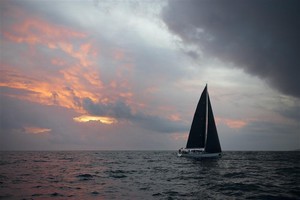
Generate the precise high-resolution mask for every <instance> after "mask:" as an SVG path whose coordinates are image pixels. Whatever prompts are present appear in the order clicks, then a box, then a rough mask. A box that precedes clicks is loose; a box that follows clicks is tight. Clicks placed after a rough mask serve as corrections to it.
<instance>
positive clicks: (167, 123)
mask: <svg viewBox="0 0 300 200" xmlns="http://www.w3.org/2000/svg"><path fill="white" fill-rule="evenodd" d="M83 107H84V108H85V109H86V110H87V111H88V112H89V113H90V114H93V115H100V116H110V117H114V118H117V119H119V120H128V121H131V122H133V123H135V124H137V125H138V126H141V127H143V128H146V129H148V130H152V131H156V132H163V133H173V132H183V131H187V129H188V126H187V125H186V124H183V123H182V122H178V121H171V120H168V119H166V118H162V117H159V116H154V115H147V114H144V113H142V112H132V110H131V108H130V107H129V106H128V105H126V104H125V103H124V102H122V101H117V102H115V103H109V104H102V103H94V102H93V101H92V100H90V99H89V98H86V99H84V101H83Z"/></svg>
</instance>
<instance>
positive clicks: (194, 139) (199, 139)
mask: <svg viewBox="0 0 300 200" xmlns="http://www.w3.org/2000/svg"><path fill="white" fill-rule="evenodd" d="M206 93H207V87H205V88H204V90H203V92H202V94H201V97H200V100H199V102H198V105H197V109H196V111H195V114H194V118H193V122H192V126H191V130H190V134H189V138H188V141H187V144H186V148H204V145H205V124H206V119H205V118H206Z"/></svg>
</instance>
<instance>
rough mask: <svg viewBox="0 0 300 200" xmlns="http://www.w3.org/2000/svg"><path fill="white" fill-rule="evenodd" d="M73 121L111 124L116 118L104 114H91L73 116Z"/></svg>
mask: <svg viewBox="0 0 300 200" xmlns="http://www.w3.org/2000/svg"><path fill="white" fill-rule="evenodd" d="M73 119H74V121H76V122H90V121H98V122H100V123H103V124H113V123H116V122H117V120H116V119H115V118H112V117H105V116H93V115H81V116H79V117H74V118H73Z"/></svg>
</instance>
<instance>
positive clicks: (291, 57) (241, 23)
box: [162, 0, 300, 98]
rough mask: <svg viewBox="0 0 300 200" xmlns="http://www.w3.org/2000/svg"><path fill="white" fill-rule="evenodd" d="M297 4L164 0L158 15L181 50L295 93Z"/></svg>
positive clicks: (298, 90) (299, 94) (299, 39)
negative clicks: (166, 1)
mask: <svg viewBox="0 0 300 200" xmlns="http://www.w3.org/2000/svg"><path fill="white" fill-rule="evenodd" d="M299 6H300V2H299V1H296V0H287V1H280V0H276V1H273V0H264V1H260V0H253V1H248V2H244V1H239V0H228V1H218V0H203V1H198V0H187V1H176V0H175V1H169V4H168V6H166V7H165V8H164V10H163V12H162V17H163V20H164V22H165V23H166V25H167V26H168V28H169V30H171V31H172V32H173V33H175V34H176V35H178V36H179V37H180V38H181V39H182V41H183V43H185V44H188V45H189V46H192V45H194V46H196V47H195V48H194V49H189V50H186V51H187V53H188V54H190V55H193V57H195V56H196V55H197V57H198V58H199V59H203V58H204V57H207V56H212V57H218V58H220V59H222V60H224V61H227V62H230V63H234V64H235V65H236V66H237V67H240V68H242V69H244V70H245V71H246V72H248V73H250V74H252V75H256V76H258V77H260V78H262V79H264V80H266V81H267V82H268V83H269V84H270V85H271V86H273V87H274V88H276V89H278V90H279V91H281V92H282V93H284V94H288V95H292V96H295V97H298V98H299V97H300V87H299V86H298V85H299V84H298V79H299V74H300V68H299V66H300V61H299V52H300V51H299V44H300V37H299V35H300V29H299V23H298V22H299V21H300V15H299V11H298V8H299Z"/></svg>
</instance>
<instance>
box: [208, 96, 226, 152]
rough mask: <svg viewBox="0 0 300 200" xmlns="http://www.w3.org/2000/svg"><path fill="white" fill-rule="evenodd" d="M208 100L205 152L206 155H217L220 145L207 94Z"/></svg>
mask: <svg viewBox="0 0 300 200" xmlns="http://www.w3.org/2000/svg"><path fill="white" fill-rule="evenodd" d="M207 100H208V115H207V117H208V123H207V139H206V146H205V151H206V152H208V153H219V152H221V151H222V150H221V145H220V141H219V137H218V132H217V127H216V124H215V119H214V114H213V111H212V108H211V104H210V99H209V95H208V94H207Z"/></svg>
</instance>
